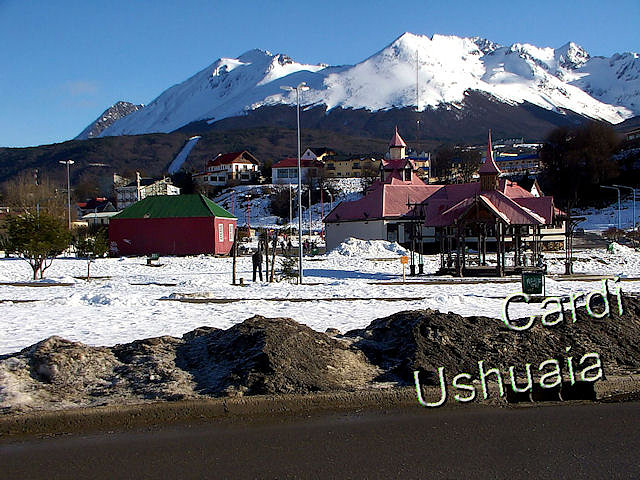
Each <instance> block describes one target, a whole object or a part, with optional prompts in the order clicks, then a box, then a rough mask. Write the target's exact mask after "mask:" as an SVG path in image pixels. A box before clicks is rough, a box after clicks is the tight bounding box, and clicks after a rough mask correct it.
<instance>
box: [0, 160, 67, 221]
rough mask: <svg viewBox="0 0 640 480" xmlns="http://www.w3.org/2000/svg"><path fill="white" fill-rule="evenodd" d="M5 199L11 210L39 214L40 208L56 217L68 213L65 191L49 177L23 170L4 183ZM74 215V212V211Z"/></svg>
mask: <svg viewBox="0 0 640 480" xmlns="http://www.w3.org/2000/svg"><path fill="white" fill-rule="evenodd" d="M2 192H3V201H4V203H5V205H6V206H8V207H9V208H10V209H11V210H17V211H19V212H24V213H30V214H37V212H38V210H39V211H41V212H46V213H48V214H49V215H51V216H53V217H56V218H63V217H64V216H65V214H66V208H65V207H66V202H65V195H64V192H63V191H62V190H61V189H60V188H57V186H56V185H55V184H54V183H53V182H51V180H50V179H49V178H48V177H42V176H41V175H38V173H37V171H35V170H34V171H33V172H32V173H27V172H22V173H21V174H20V175H18V176H16V177H14V178H13V179H11V180H8V181H7V182H5V183H4V185H3V188H2ZM72 215H73V212H72Z"/></svg>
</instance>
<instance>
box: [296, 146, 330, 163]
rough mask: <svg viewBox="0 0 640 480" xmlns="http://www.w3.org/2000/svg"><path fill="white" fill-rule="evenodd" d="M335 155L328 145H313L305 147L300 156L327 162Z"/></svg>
mask: <svg viewBox="0 0 640 480" xmlns="http://www.w3.org/2000/svg"><path fill="white" fill-rule="evenodd" d="M335 156H336V152H335V150H332V149H331V148H328V147H314V148H307V149H306V150H305V151H304V153H303V154H302V155H301V156H300V158H303V159H305V160H320V161H321V162H327V161H329V160H331V159H332V158H334V157H335Z"/></svg>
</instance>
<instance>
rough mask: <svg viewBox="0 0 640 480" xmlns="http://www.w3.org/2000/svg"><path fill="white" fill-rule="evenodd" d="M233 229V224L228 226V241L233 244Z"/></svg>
mask: <svg viewBox="0 0 640 480" xmlns="http://www.w3.org/2000/svg"><path fill="white" fill-rule="evenodd" d="M234 230H235V229H234V228H233V223H230V224H229V241H230V242H233V236H234Z"/></svg>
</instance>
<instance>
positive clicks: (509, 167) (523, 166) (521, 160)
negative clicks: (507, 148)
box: [495, 152, 540, 175]
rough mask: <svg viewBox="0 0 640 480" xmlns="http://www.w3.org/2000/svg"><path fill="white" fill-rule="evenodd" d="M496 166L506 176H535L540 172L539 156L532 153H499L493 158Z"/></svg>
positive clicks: (536, 153)
mask: <svg viewBox="0 0 640 480" xmlns="http://www.w3.org/2000/svg"><path fill="white" fill-rule="evenodd" d="M495 162H496V165H498V168H499V169H500V171H501V172H502V173H504V174H506V175H521V174H525V173H531V174H536V173H538V171H539V170H540V156H539V155H538V152H532V153H522V154H517V153H501V154H499V155H496V156H495Z"/></svg>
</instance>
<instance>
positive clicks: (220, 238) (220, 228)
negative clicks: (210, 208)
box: [218, 223, 224, 242]
mask: <svg viewBox="0 0 640 480" xmlns="http://www.w3.org/2000/svg"><path fill="white" fill-rule="evenodd" d="M218 241H219V242H224V224H223V223H219V224H218Z"/></svg>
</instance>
